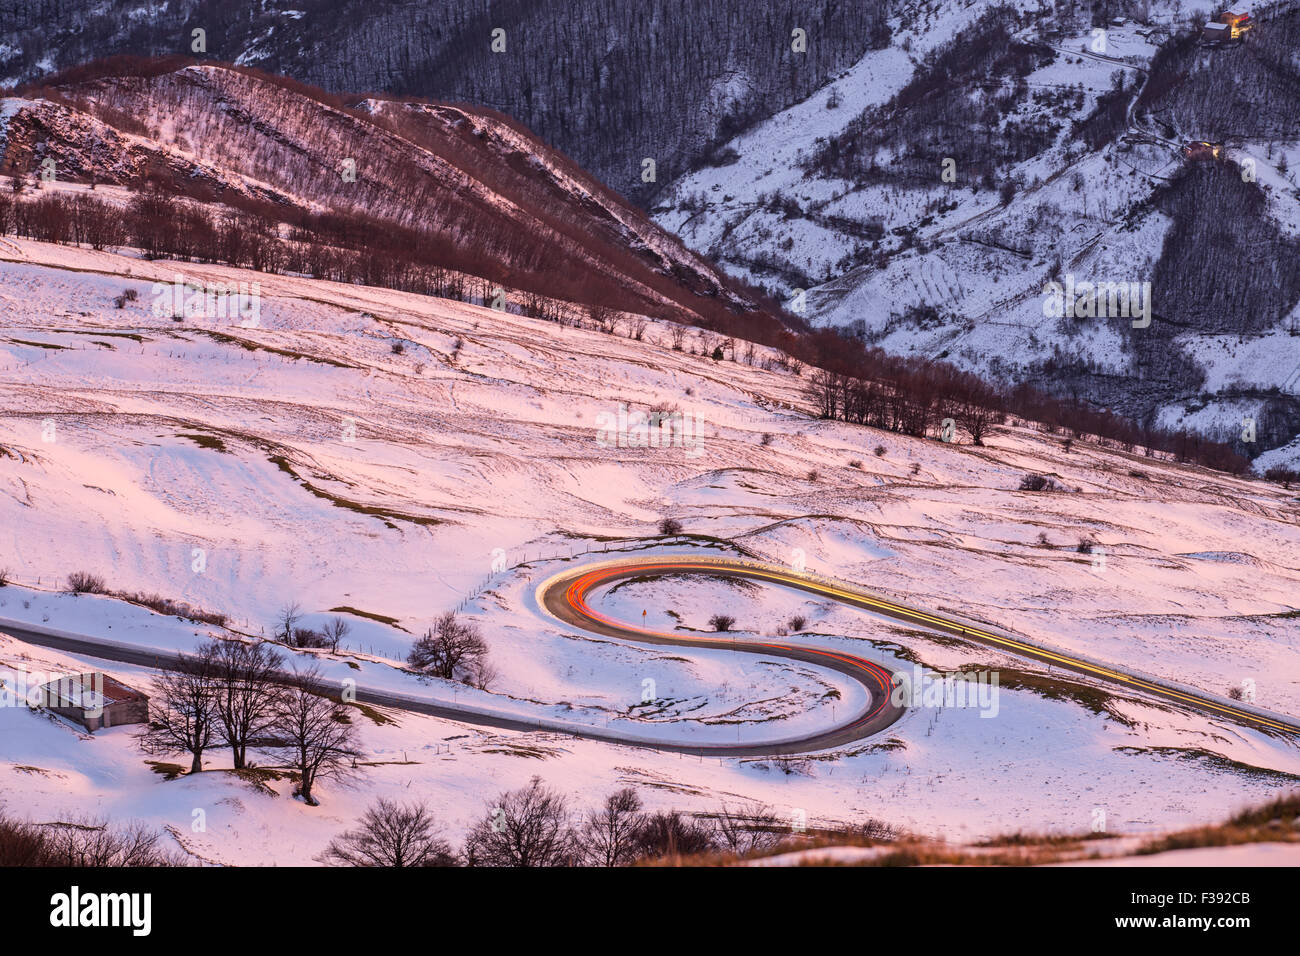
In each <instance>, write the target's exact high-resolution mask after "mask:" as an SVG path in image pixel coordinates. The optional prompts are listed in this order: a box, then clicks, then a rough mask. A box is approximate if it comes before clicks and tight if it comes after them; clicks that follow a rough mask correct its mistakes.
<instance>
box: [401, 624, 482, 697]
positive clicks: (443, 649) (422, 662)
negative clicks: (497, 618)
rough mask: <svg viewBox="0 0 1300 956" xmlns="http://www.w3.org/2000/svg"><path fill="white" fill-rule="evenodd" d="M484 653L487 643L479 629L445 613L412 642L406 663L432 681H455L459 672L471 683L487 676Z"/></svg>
mask: <svg viewBox="0 0 1300 956" xmlns="http://www.w3.org/2000/svg"><path fill="white" fill-rule="evenodd" d="M487 653H488V646H487V642H486V641H484V640H483V637H482V635H480V634H479V631H478V627H477V626H476V625H475V624H474V623H473V622H471V621H462V620H460V619H459V618H457V617H456V614H455V613H454V612H452V611H448V612H447V613H446V614H444V615H442V616H441V617H440V618H438V620H437V621H435V622H434V625H433V627H431V628H430V629H429V630H427V631H425V632H424V636H423V637H421V638H420V639H419V640H417V641H416V642H415V644H414V645H413V646H412V647H411V653H410V654H409V655H407V658H406V662H407V663H408V664H410V665H411V667H412V668H413V669H414V670H417V671H419V672H420V673H422V674H428V675H429V676H431V677H441V678H443V679H444V680H455V679H456V677H457V671H460V672H461V676H463V677H465V678H466V679H470V680H473V679H474V678H476V677H480V676H482V674H486V673H487V671H486V665H487Z"/></svg>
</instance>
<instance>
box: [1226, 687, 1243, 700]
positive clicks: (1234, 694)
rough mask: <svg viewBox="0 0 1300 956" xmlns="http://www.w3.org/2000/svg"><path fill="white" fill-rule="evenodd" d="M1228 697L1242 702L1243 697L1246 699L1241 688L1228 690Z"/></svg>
mask: <svg viewBox="0 0 1300 956" xmlns="http://www.w3.org/2000/svg"><path fill="white" fill-rule="evenodd" d="M1228 696H1229V697H1231V698H1232V699H1233V700H1241V699H1242V697H1244V696H1245V695H1244V694H1243V693H1242V691H1241V688H1240V687H1235V686H1234V687H1229V688H1228Z"/></svg>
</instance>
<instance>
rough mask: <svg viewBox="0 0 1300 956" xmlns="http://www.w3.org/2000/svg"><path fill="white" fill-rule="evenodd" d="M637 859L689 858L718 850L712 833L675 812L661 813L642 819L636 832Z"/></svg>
mask: <svg viewBox="0 0 1300 956" xmlns="http://www.w3.org/2000/svg"><path fill="white" fill-rule="evenodd" d="M635 839H636V856H637V859H641V858H644V857H663V856H690V855H693V854H697V853H707V852H709V851H710V850H714V849H717V839H716V837H715V835H714V832H713V830H712V829H711V828H710V827H708V826H705V825H704V824H703V823H700V822H699V821H698V820H694V819H688V818H687V817H684V816H682V815H681V813H679V812H678V811H676V810H670V811H660V812H658V813H654V814H651V815H649V816H646V817H644V818H642V820H641V823H640V825H639V826H638V827H637V829H636V838H635Z"/></svg>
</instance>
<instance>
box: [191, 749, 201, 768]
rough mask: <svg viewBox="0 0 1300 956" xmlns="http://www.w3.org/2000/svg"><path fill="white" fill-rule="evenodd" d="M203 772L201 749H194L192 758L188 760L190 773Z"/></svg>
mask: <svg viewBox="0 0 1300 956" xmlns="http://www.w3.org/2000/svg"><path fill="white" fill-rule="evenodd" d="M202 772H203V751H202V750H196V751H194V759H193V760H191V761H190V773H202Z"/></svg>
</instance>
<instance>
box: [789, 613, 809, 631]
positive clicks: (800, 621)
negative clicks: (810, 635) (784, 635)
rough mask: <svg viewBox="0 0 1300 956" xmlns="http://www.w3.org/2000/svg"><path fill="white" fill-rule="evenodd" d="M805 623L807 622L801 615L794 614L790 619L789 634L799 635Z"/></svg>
mask: <svg viewBox="0 0 1300 956" xmlns="http://www.w3.org/2000/svg"><path fill="white" fill-rule="evenodd" d="M807 623H808V621H807V620H806V619H805V618H804V616H803V615H802V614H796V615H795V616H794V617H792V618H790V632H791V633H792V634H797V633H799V632H800V631H802V630H803V629H804V626H805V625H806V624H807Z"/></svg>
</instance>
